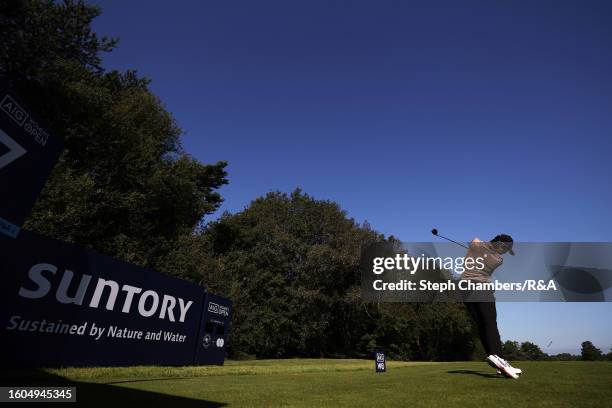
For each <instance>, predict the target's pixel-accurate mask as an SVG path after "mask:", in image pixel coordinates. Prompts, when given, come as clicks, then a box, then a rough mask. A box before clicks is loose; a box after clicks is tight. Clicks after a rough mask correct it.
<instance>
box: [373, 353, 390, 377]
mask: <svg viewBox="0 0 612 408" xmlns="http://www.w3.org/2000/svg"><path fill="white" fill-rule="evenodd" d="M374 363H375V364H376V372H377V373H384V372H385V371H387V363H386V361H385V352H384V351H376V352H375V353H374Z"/></svg>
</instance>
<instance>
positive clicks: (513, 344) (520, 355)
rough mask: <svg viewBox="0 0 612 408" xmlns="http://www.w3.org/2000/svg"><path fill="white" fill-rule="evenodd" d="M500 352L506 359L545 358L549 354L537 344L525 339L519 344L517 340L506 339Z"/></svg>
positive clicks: (547, 357)
mask: <svg viewBox="0 0 612 408" xmlns="http://www.w3.org/2000/svg"><path fill="white" fill-rule="evenodd" d="M502 352H503V355H504V358H505V359H507V360H511V361H512V360H547V359H549V358H550V357H549V355H548V354H546V353H544V352H543V351H542V349H540V347H539V346H538V345H537V344H534V343H531V342H529V341H525V342H523V343H521V344H520V345H519V343H518V342H517V341H511V340H508V341H506V342H504V344H502Z"/></svg>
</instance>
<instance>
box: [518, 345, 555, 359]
mask: <svg viewBox="0 0 612 408" xmlns="http://www.w3.org/2000/svg"><path fill="white" fill-rule="evenodd" d="M521 354H522V355H524V356H525V358H526V359H527V360H546V359H547V358H548V354H546V353H544V352H543V351H542V350H541V349H540V346H538V345H537V344H534V343H531V342H529V341H526V342H523V343H522V344H521Z"/></svg>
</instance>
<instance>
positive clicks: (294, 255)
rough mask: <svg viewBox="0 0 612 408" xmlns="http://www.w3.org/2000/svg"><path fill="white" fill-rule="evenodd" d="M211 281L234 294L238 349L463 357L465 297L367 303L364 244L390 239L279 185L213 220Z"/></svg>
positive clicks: (260, 353)
mask: <svg viewBox="0 0 612 408" xmlns="http://www.w3.org/2000/svg"><path fill="white" fill-rule="evenodd" d="M202 239H203V242H204V244H203V245H204V246H205V247H206V248H207V249H206V252H207V256H206V258H207V261H206V262H205V265H204V270H205V274H204V281H205V282H207V284H208V287H209V288H210V289H211V290H212V291H213V292H217V293H222V294H225V295H227V296H228V297H230V298H231V299H232V300H233V302H234V315H233V316H234V317H233V326H232V327H233V329H232V336H231V339H230V346H231V353H232V355H256V356H257V357H295V356H303V357H320V356H333V357H369V355H370V352H371V351H372V349H373V348H376V347H383V348H385V349H386V350H387V352H388V354H389V355H390V356H392V357H394V358H402V359H428V360H442V359H465V358H468V357H469V355H470V354H471V351H472V348H473V343H472V342H471V338H472V336H473V332H472V331H471V325H470V321H469V318H468V316H467V314H466V312H465V310H464V307H463V305H458V304H436V305H425V304H401V303H398V304H385V303H366V302H363V301H362V300H361V297H360V290H361V289H360V273H359V272H360V269H359V268H360V255H361V249H362V248H363V247H365V246H368V245H369V244H371V243H373V242H383V241H384V240H392V239H394V238H392V237H389V238H385V237H383V236H382V235H381V234H378V233H377V232H375V231H373V230H372V229H371V228H369V227H368V226H366V225H359V224H358V223H356V222H355V221H354V220H353V219H351V218H348V217H347V215H346V212H345V211H343V210H342V209H341V208H340V206H339V205H338V204H336V203H334V202H331V201H326V200H316V199H314V198H312V197H310V196H309V195H307V194H304V193H303V192H302V191H301V190H299V189H298V190H295V191H294V192H293V193H291V194H285V193H280V192H273V193H269V194H267V195H266V196H265V197H260V198H258V199H256V200H255V201H253V202H252V203H251V204H250V205H249V206H248V207H247V208H246V209H245V210H244V211H242V212H239V213H237V214H225V215H224V216H223V217H221V219H219V220H218V221H216V222H213V223H211V224H209V225H208V226H207V228H206V229H205V231H204V234H203V236H202Z"/></svg>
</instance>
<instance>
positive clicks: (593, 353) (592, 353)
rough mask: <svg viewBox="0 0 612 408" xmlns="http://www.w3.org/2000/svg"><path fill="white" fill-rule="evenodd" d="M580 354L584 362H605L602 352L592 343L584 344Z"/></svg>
mask: <svg viewBox="0 0 612 408" xmlns="http://www.w3.org/2000/svg"><path fill="white" fill-rule="evenodd" d="M580 354H581V356H582V359H583V360H584V361H597V360H603V358H604V356H603V354H602V353H601V350H600V349H598V348H597V347H595V346H594V345H593V343H591V342H590V341H584V342H582V347H581V350H580Z"/></svg>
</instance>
